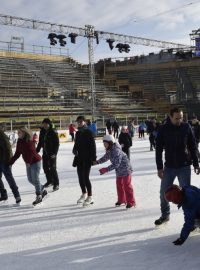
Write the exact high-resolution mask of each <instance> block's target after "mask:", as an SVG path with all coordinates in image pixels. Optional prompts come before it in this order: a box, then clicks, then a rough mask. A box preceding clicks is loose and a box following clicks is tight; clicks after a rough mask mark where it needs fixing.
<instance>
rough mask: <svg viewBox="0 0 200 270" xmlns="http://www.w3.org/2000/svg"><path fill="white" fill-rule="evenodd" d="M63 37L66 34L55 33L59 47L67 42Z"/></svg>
mask: <svg viewBox="0 0 200 270" xmlns="http://www.w3.org/2000/svg"><path fill="white" fill-rule="evenodd" d="M65 38H66V36H65V35H63V34H60V35H57V39H58V40H59V43H60V46H61V47H65V45H66V44H67V42H66V41H65V40H64V39H65Z"/></svg>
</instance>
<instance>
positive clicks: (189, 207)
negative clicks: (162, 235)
mask: <svg viewBox="0 0 200 270" xmlns="http://www.w3.org/2000/svg"><path fill="white" fill-rule="evenodd" d="M165 198H166V200H167V201H168V202H172V203H174V204H177V205H178V208H182V209H183V213H184V220H185V223H184V225H183V228H182V230H181V233H180V237H179V238H178V239H177V240H175V241H173V244H174V245H182V244H183V243H184V242H185V241H186V239H187V238H188V236H189V234H190V232H191V231H193V230H194V229H195V225H196V224H197V226H198V227H199V225H200V224H199V219H200V189H199V188H197V187H195V186H185V187H183V188H181V187H179V186H177V185H172V186H170V187H169V188H168V189H167V190H166V191H165Z"/></svg>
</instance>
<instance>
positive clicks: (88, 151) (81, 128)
mask: <svg viewBox="0 0 200 270" xmlns="http://www.w3.org/2000/svg"><path fill="white" fill-rule="evenodd" d="M76 121H77V124H78V131H77V132H76V137H75V144H74V147H73V154H74V155H75V162H74V166H77V173H78V178H79V184H80V187H81V191H82V195H81V197H80V198H79V200H78V201H77V203H83V206H87V205H90V204H93V198H92V185H91V182H90V179H89V175H90V169H91V166H92V164H93V162H94V161H96V144H95V139H94V136H93V133H92V131H91V130H89V129H88V128H87V126H86V123H85V118H84V116H78V117H77V119H76Z"/></svg>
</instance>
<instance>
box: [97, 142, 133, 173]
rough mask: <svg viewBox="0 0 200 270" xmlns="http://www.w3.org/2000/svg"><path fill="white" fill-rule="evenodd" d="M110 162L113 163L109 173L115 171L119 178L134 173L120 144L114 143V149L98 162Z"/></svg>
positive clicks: (108, 151) (109, 167)
mask: <svg viewBox="0 0 200 270" xmlns="http://www.w3.org/2000/svg"><path fill="white" fill-rule="evenodd" d="M108 160H110V161H111V163H112V164H111V165H109V166H108V167H107V169H108V171H111V170H114V169H115V171H116V175H117V176H128V175H130V174H131V173H132V167H131V164H130V161H129V159H128V157H127V155H126V154H125V153H124V152H123V151H122V149H121V147H120V145H119V144H117V143H114V144H113V145H112V148H111V149H109V150H107V151H106V153H105V155H104V156H103V157H102V158H100V159H99V160H97V163H99V164H101V163H104V162H106V161H108Z"/></svg>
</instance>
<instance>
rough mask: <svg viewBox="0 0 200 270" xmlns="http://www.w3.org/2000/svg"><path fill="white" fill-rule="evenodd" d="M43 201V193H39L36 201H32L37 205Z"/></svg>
mask: <svg viewBox="0 0 200 270" xmlns="http://www.w3.org/2000/svg"><path fill="white" fill-rule="evenodd" d="M41 202H42V195H37V196H36V199H35V201H34V202H33V203H32V204H33V206H36V205H38V204H40V203H41Z"/></svg>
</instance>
